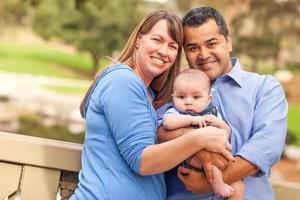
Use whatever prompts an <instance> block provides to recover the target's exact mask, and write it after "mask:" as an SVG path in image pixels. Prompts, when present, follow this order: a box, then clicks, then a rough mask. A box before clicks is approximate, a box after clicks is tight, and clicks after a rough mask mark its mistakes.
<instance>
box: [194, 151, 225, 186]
mask: <svg viewBox="0 0 300 200" xmlns="http://www.w3.org/2000/svg"><path fill="white" fill-rule="evenodd" d="M194 157H196V158H197V159H198V160H201V162H202V166H203V169H204V171H205V175H206V177H207V179H208V181H209V182H210V183H211V181H212V165H215V166H216V167H218V168H219V169H220V170H221V171H222V170H224V169H225V168H226V167H227V166H228V165H229V161H228V160H227V159H226V158H224V157H223V156H222V155H221V154H219V153H214V152H210V151H207V150H201V151H199V152H198V153H196V154H195V155H194Z"/></svg>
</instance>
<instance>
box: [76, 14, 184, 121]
mask: <svg viewBox="0 0 300 200" xmlns="http://www.w3.org/2000/svg"><path fill="white" fill-rule="evenodd" d="M160 20H166V21H167V24H168V29H169V34H170V36H171V37H172V39H173V40H174V41H176V42H177V43H178V45H179V48H178V55H177V57H176V60H175V62H174V64H173V65H172V66H171V67H170V69H168V70H166V71H165V72H164V73H162V74H161V75H159V76H157V77H156V78H154V79H153V80H152V82H151V84H150V86H151V88H152V89H153V90H154V91H155V92H156V96H155V98H154V100H153V106H154V107H155V108H158V107H160V106H162V105H163V104H165V103H166V102H168V101H170V100H171V99H172V98H171V93H172V85H173V81H174V79H175V77H176V76H177V74H178V73H179V70H180V68H179V65H180V58H181V51H182V44H183V29H182V25H181V21H180V19H179V18H178V17H177V16H176V15H174V14H173V13H171V12H169V11H166V10H158V11H154V12H152V13H150V14H149V15H148V16H146V17H145V18H144V19H143V20H142V21H141V22H140V23H139V24H138V26H137V27H136V28H135V29H134V30H133V32H132V34H131V36H130V37H129V39H128V41H127V43H126V45H125V47H124V48H123V50H122V51H121V54H120V56H119V57H118V58H117V60H116V62H115V63H123V64H126V65H128V66H129V67H131V68H133V69H134V67H135V66H134V60H135V44H136V41H137V38H138V36H139V34H147V33H148V32H149V31H150V30H151V29H152V27H153V26H154V25H155V24H156V23H157V22H158V21H160ZM100 74H101V72H99V73H98V74H97V75H96V76H95V79H94V81H93V83H92V84H91V86H90V87H89V89H88V91H87V92H86V94H85V96H84V98H83V100H82V102H81V104H80V113H81V116H82V117H85V113H84V110H85V104H86V101H87V100H88V97H89V95H90V92H91V90H92V88H93V85H94V84H95V82H96V80H97V78H98V77H99V75H100Z"/></svg>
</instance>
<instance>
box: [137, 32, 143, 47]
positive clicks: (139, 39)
mask: <svg viewBox="0 0 300 200" xmlns="http://www.w3.org/2000/svg"><path fill="white" fill-rule="evenodd" d="M141 37H142V35H141V34H140V33H139V35H138V36H137V38H136V42H135V48H137V49H138V48H139V47H140V43H141Z"/></svg>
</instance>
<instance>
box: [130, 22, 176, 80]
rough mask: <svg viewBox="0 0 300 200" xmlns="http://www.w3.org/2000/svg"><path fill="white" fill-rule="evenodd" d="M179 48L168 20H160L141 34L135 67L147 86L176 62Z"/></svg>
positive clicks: (137, 44) (137, 43)
mask: <svg viewBox="0 0 300 200" xmlns="http://www.w3.org/2000/svg"><path fill="white" fill-rule="evenodd" d="M178 48H179V45H178V44H177V42H176V41H174V40H173V39H172V37H171V36H170V34H169V31H168V25H167V21H166V20H160V21H158V22H157V23H156V24H155V25H154V26H153V27H152V29H151V30H150V31H149V32H148V33H147V34H140V36H139V37H138V39H137V42H136V58H135V59H136V60H135V64H136V66H134V69H135V71H136V73H137V74H138V76H140V78H141V79H142V80H143V81H144V82H145V84H146V86H148V85H149V84H150V82H151V81H152V79H153V78H155V77H156V76H158V75H160V74H162V73H163V72H164V71H166V70H167V69H169V68H170V67H171V66H172V65H173V64H174V62H175V60H176V56H177V54H178Z"/></svg>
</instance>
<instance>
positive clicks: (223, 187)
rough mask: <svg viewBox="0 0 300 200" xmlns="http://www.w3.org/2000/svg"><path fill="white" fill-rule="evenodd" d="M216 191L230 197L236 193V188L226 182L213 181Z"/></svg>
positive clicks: (217, 193)
mask: <svg viewBox="0 0 300 200" xmlns="http://www.w3.org/2000/svg"><path fill="white" fill-rule="evenodd" d="M213 190H214V193H215V194H216V195H218V196H221V197H230V196H231V195H233V193H234V189H233V188H232V187H231V186H230V185H228V184H226V183H223V182H222V183H213Z"/></svg>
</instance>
